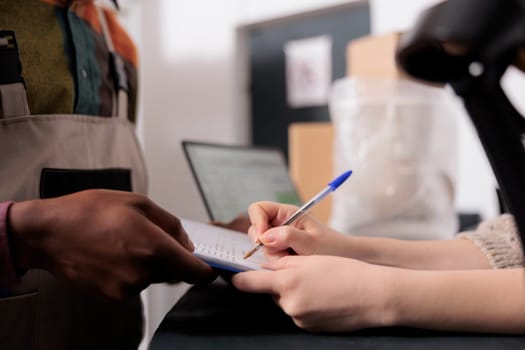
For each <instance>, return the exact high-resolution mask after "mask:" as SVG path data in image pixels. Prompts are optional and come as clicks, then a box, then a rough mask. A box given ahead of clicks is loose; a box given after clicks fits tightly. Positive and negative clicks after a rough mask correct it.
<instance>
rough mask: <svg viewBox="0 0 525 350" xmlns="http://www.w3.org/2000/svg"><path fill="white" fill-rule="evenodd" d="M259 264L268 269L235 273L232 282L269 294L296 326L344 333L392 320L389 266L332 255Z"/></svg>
mask: <svg viewBox="0 0 525 350" xmlns="http://www.w3.org/2000/svg"><path fill="white" fill-rule="evenodd" d="M264 267H265V268H267V269H270V270H272V271H265V270H259V271H249V272H241V273H238V274H236V275H234V276H233V278H232V282H233V284H234V286H235V287H236V288H238V289H240V290H242V291H245V292H251V293H268V294H272V295H274V299H275V301H276V303H277V304H278V305H279V306H280V307H281V308H282V309H283V310H284V312H285V313H286V314H288V315H289V316H290V317H291V318H292V319H293V321H294V322H295V324H296V325H297V326H299V327H300V328H303V329H306V330H308V331H312V332H324V331H329V332H345V331H352V330H357V329H362V328H368V327H379V326H387V325H391V324H392V323H393V322H394V312H393V310H394V308H392V305H390V298H389V294H388V291H389V290H390V288H389V287H390V284H391V283H392V281H393V280H394V279H393V278H392V276H393V274H392V273H393V272H395V271H396V269H394V268H390V267H385V266H377V265H370V264H367V263H364V262H361V261H358V260H353V259H349V258H342V257H334V256H285V257H283V258H281V259H279V260H275V261H272V262H270V263H268V264H266V265H265V266H264Z"/></svg>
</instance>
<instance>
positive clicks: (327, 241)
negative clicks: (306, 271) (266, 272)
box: [248, 202, 348, 260]
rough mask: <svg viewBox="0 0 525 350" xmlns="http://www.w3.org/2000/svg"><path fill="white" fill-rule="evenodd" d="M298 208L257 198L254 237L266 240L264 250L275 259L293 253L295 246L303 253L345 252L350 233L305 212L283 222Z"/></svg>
mask: <svg viewBox="0 0 525 350" xmlns="http://www.w3.org/2000/svg"><path fill="white" fill-rule="evenodd" d="M297 209H298V208H297V207H296V206H293V205H288V204H280V203H275V202H256V203H253V204H252V205H250V207H249V209H248V213H249V215H250V220H251V223H252V225H251V226H250V228H249V230H248V234H249V236H250V238H251V239H252V240H253V241H254V242H255V241H257V240H260V241H261V242H262V243H263V244H264V252H265V254H266V255H267V256H268V258H270V260H272V259H278V258H280V257H282V256H285V255H289V254H290V253H289V249H292V250H293V251H294V252H296V253H297V254H299V255H321V254H322V255H341V256H344V255H345V248H344V247H345V242H347V241H348V237H346V236H345V235H343V234H341V233H339V232H337V231H335V230H333V229H331V228H329V227H328V226H326V225H324V224H322V223H320V222H319V221H317V220H316V219H315V218H313V217H312V216H310V215H309V214H304V215H303V216H302V217H300V218H299V219H297V220H296V221H295V222H293V223H292V224H291V225H287V226H279V225H281V224H282V223H283V222H285V221H286V220H287V219H288V218H289V217H290V216H291V215H292V214H293V213H295V211H296V210H297Z"/></svg>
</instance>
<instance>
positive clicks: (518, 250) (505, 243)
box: [456, 214, 524, 269]
mask: <svg viewBox="0 0 525 350" xmlns="http://www.w3.org/2000/svg"><path fill="white" fill-rule="evenodd" d="M456 237H457V238H458V239H469V240H471V241H472V242H474V244H475V245H476V246H478V247H479V249H481V251H482V252H483V254H484V255H485V256H486V257H487V259H488V260H489V263H490V265H491V266H492V268H494V269H503V268H517V267H523V266H524V258H523V250H522V246H521V242H520V237H519V234H518V229H517V227H516V224H515V222H514V218H513V217H512V215H509V214H504V215H501V216H498V217H496V218H494V219H491V220H487V221H484V222H482V223H481V224H480V225H479V226H478V228H477V229H476V230H475V231H469V232H462V233H459V234H458V235H457V236H456Z"/></svg>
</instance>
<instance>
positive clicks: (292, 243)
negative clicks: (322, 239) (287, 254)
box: [260, 226, 317, 255]
mask: <svg viewBox="0 0 525 350" xmlns="http://www.w3.org/2000/svg"><path fill="white" fill-rule="evenodd" d="M260 240H261V242H263V244H264V246H265V247H268V248H271V249H272V250H277V251H280V250H287V249H289V248H291V249H292V250H293V251H295V252H296V253H297V254H299V255H312V254H313V253H314V252H315V248H316V246H317V243H316V242H315V239H314V238H313V237H312V236H311V235H309V234H308V233H307V232H306V231H303V230H300V229H298V228H296V227H293V226H278V227H273V228H271V229H269V230H268V231H266V232H265V233H263V234H262V235H261V236H260Z"/></svg>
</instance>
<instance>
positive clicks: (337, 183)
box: [244, 170, 352, 259]
mask: <svg viewBox="0 0 525 350" xmlns="http://www.w3.org/2000/svg"><path fill="white" fill-rule="evenodd" d="M350 175H352V170H348V171H346V172H344V173H343V174H341V175H339V176H338V177H336V178H335V179H334V180H333V181H332V182H330V183H329V184H328V186H326V187H325V188H324V189H323V190H321V192H319V193H318V194H316V195H315V196H314V197H313V198H312V199H310V200H309V201H308V202H306V203H305V204H304V205H303V206H302V207H300V208H299V209H297V211H296V212H295V213H293V214H292V216H290V217H289V218H288V220H286V221H285V222H284V223H283V226H285V225H290V224H291V223H292V222H294V221H295V220H297V219H299V218H300V217H301V216H303V215H304V214H305V213H306V212H308V210H310V209H311V208H312V207H313V206H314V205H315V204H317V203H319V202H320V201H321V200H322V199H323V198H324V197H326V196H327V195H328V194H330V193H331V192H334V191H335V190H336V189H337V188H338V187H339V186H341V184H342V183H343V182H345V181H346V179H348V178H349V177H350ZM262 246H263V243H262V242H259V243H257V244H256V245H255V246H254V247H253V248H252V249H251V250H250V251H249V252H247V253H246V254H245V255H244V259H247V258H249V257H250V256H252V255H253V253H255V252H256V251H257V250H258V249H259V248H261V247H262Z"/></svg>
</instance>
